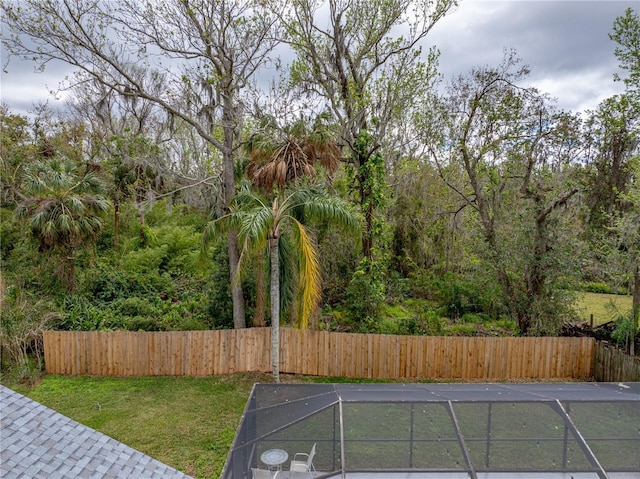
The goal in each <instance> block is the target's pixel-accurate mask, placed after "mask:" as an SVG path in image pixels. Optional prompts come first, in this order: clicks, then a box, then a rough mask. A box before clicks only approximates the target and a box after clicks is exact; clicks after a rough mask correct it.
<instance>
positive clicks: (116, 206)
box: [113, 201, 120, 247]
mask: <svg viewBox="0 0 640 479" xmlns="http://www.w3.org/2000/svg"><path fill="white" fill-rule="evenodd" d="M119 242H120V202H119V201H114V202H113V246H115V247H118V243H119Z"/></svg>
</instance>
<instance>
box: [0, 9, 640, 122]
mask: <svg viewBox="0 0 640 479" xmlns="http://www.w3.org/2000/svg"><path fill="white" fill-rule="evenodd" d="M459 3H460V4H459V6H458V7H457V8H456V9H455V10H454V11H453V12H452V13H450V14H449V15H448V16H447V17H445V18H444V19H443V20H441V21H440V22H439V23H438V24H437V25H436V26H435V27H434V29H433V31H432V32H431V33H429V35H428V37H427V45H435V46H436V47H437V48H438V49H439V50H440V72H441V73H442V74H443V75H444V78H445V81H448V80H449V79H451V78H452V77H453V76H455V75H460V74H465V73H468V72H469V71H470V70H471V69H472V68H473V67H476V66H485V65H489V66H491V65H497V64H499V63H500V61H501V60H502V58H503V52H504V49H511V48H513V49H515V50H516V51H517V52H518V55H519V56H520V58H522V62H523V63H524V64H527V65H529V66H530V68H531V75H530V76H529V81H528V84H529V85H530V86H535V87H537V88H538V89H540V90H541V91H543V92H545V93H549V94H550V95H551V96H552V97H554V98H556V99H557V104H558V106H559V107H560V108H562V109H565V110H570V111H574V112H581V111H585V110H587V109H595V108H596V107H597V105H598V103H599V102H600V101H602V100H604V99H605V98H607V97H610V96H612V95H614V94H616V93H620V92H622V89H623V88H622V85H621V83H620V82H618V83H614V81H613V74H614V73H615V72H616V71H618V63H617V60H616V59H615V57H614V55H613V51H614V48H615V43H614V42H613V41H611V40H610V39H609V37H608V34H609V33H610V32H611V31H612V27H613V22H614V20H615V18H616V17H617V16H620V15H623V14H624V12H625V10H626V8H628V7H631V8H633V9H634V10H635V11H636V12H640V0H460V2H459ZM6 60H7V52H6V51H5V49H4V47H3V48H2V66H3V70H2V73H1V75H0V100H1V101H2V102H3V103H6V104H8V105H9V108H10V110H11V111H12V112H13V113H19V114H23V115H28V114H29V112H30V111H32V110H33V106H34V105H36V104H38V103H42V102H47V101H48V103H49V105H50V106H51V107H53V108H55V107H57V106H62V102H61V101H60V100H56V99H55V98H54V97H52V96H51V95H50V94H49V90H52V89H54V90H55V89H57V87H58V85H59V83H60V82H61V81H63V80H64V78H65V76H66V75H68V74H69V73H71V70H70V69H69V68H68V67H67V66H66V65H65V64H62V63H57V64H49V65H48V66H47V68H46V70H45V71H44V72H43V73H37V72H35V71H34V64H33V63H31V62H27V61H21V60H19V59H18V58H16V57H12V58H11V61H10V62H9V63H8V65H6ZM62 96H63V95H61V97H62Z"/></svg>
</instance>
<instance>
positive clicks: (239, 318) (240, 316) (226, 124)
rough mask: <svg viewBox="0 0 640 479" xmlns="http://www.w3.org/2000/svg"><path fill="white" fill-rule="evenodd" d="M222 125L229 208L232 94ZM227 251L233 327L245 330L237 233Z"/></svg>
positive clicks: (230, 238)
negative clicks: (238, 277)
mask: <svg viewBox="0 0 640 479" xmlns="http://www.w3.org/2000/svg"><path fill="white" fill-rule="evenodd" d="M223 98H224V104H223V113H222V118H223V121H222V124H223V128H224V151H223V152H222V158H223V162H224V172H223V175H224V204H225V208H228V207H229V205H230V204H231V201H232V200H233V197H234V195H235V194H236V179H235V176H234V164H233V147H234V139H235V128H236V120H237V119H236V118H235V114H234V113H235V110H234V106H233V98H232V92H226V94H225V95H224V96H223ZM227 251H228V254H229V277H230V278H231V299H232V301H233V327H234V328H235V329H240V328H245V327H246V322H245V317H244V315H245V310H244V294H243V293H242V283H241V282H240V281H239V280H237V279H236V272H237V271H238V264H239V263H240V253H239V248H238V235H237V232H235V231H229V236H228V237H227Z"/></svg>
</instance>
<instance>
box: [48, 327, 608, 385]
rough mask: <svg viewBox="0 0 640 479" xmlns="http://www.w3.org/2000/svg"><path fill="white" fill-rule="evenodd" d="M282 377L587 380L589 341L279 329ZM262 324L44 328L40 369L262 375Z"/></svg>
mask: <svg viewBox="0 0 640 479" xmlns="http://www.w3.org/2000/svg"><path fill="white" fill-rule="evenodd" d="M280 331H281V336H280V371H281V372H282V373H292V374H304V375H316V376H329V377H332V376H333V377H335V376H341V377H348V378H385V379H388V378H407V379H447V380H452V379H468V380H509V379H563V378H565V379H566V378H573V379H583V380H586V379H590V378H592V377H593V364H594V362H593V358H594V347H595V341H594V340H593V339H592V338H552V337H545V338H493V337H471V338H468V337H438V336H389V335H373V334H347V333H329V332H323V331H303V330H299V329H289V328H282V329H281V330H280ZM270 337H271V328H248V329H242V330H224V331H178V332H127V331H109V332H78V331H46V332H45V333H44V352H45V364H46V369H47V372H49V373H54V374H71V375H78V374H89V375H101V376H103V375H104V376H176V375H186V376H209V375H219V374H232V373H238V372H252V371H253V372H268V371H270V369H271V366H270Z"/></svg>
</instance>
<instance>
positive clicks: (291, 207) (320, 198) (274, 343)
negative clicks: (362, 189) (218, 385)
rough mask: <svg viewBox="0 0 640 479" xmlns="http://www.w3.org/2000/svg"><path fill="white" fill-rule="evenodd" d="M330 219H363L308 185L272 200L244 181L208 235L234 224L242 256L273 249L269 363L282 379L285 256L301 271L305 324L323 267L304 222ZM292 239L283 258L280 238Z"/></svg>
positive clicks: (351, 222)
mask: <svg viewBox="0 0 640 479" xmlns="http://www.w3.org/2000/svg"><path fill="white" fill-rule="evenodd" d="M314 220H315V221H324V222H331V223H335V224H338V225H341V226H345V227H349V228H354V229H355V228H358V226H359V224H360V222H359V219H358V216H357V215H356V214H355V213H354V212H353V210H352V209H351V207H350V206H349V204H348V203H346V202H344V201H343V200H341V199H340V198H337V197H331V196H329V195H327V194H326V193H324V192H322V191H320V190H318V189H313V188H310V187H298V188H295V189H293V190H289V191H284V190H283V192H282V195H280V194H276V195H274V197H273V200H272V201H271V202H267V201H265V200H264V199H263V198H262V197H260V196H259V195H258V194H256V193H254V192H252V191H251V190H250V188H249V187H248V185H246V184H245V185H243V188H242V189H241V191H240V192H239V193H238V194H237V195H236V198H235V201H234V205H233V210H232V212H231V213H230V214H229V215H227V216H225V217H223V218H220V220H218V221H215V222H212V223H210V224H209V225H208V226H207V228H206V230H205V233H204V239H205V241H206V239H207V238H209V237H211V235H213V234H214V233H215V231H216V229H217V228H218V227H219V225H220V224H224V225H225V227H227V228H229V227H233V228H234V229H236V230H237V231H238V237H239V240H240V244H241V245H243V246H242V254H241V258H244V257H246V256H247V252H248V250H249V248H252V247H253V248H266V249H267V251H268V254H269V262H270V271H271V281H270V299H271V328H272V329H271V366H272V371H273V378H274V380H275V381H276V382H278V381H279V376H280V372H279V360H280V357H279V351H280V330H279V329H280V305H281V296H282V295H281V277H280V268H281V260H283V261H290V260H291V261H293V262H294V263H295V265H296V269H297V273H298V282H297V287H296V288H295V289H296V290H297V292H298V307H297V313H298V314H297V318H296V323H297V325H298V326H299V327H302V328H304V327H307V325H308V322H309V318H310V316H311V315H312V314H313V313H314V311H315V310H316V308H317V307H318V304H319V302H320V293H321V289H320V268H319V265H318V254H317V249H316V245H315V241H314V238H313V235H312V233H311V231H310V230H309V228H308V227H307V226H305V225H304V224H303V223H306V222H309V221H314ZM283 237H288V238H290V239H291V240H292V241H293V245H294V246H293V248H289V249H288V250H287V253H288V254H289V256H288V257H286V258H281V254H283V248H281V241H280V240H281V238H283Z"/></svg>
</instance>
